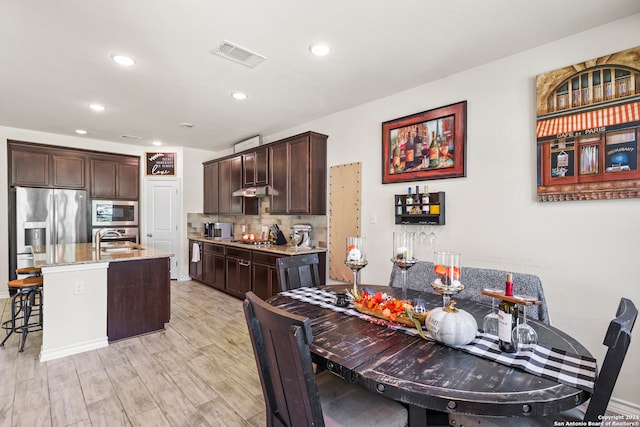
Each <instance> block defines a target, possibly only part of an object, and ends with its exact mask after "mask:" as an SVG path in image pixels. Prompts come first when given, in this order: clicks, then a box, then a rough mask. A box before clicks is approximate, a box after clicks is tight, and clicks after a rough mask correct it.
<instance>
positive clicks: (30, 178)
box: [9, 145, 49, 187]
mask: <svg viewBox="0 0 640 427" xmlns="http://www.w3.org/2000/svg"><path fill="white" fill-rule="evenodd" d="M9 149H10V150H11V154H10V155H9V162H10V166H9V167H10V169H11V175H10V176H11V182H10V183H9V184H10V185H26V186H35V187H48V186H49V154H47V153H46V152H36V151H31V150H21V149H15V148H12V146H11V145H9Z"/></svg>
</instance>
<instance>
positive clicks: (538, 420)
mask: <svg viewBox="0 0 640 427" xmlns="http://www.w3.org/2000/svg"><path fill="white" fill-rule="evenodd" d="M637 317H638V309H637V308H636V306H635V305H634V304H633V302H632V301H631V300H630V299H627V298H621V299H620V303H619V304H618V310H617V311H616V317H615V319H613V320H612V321H611V322H610V323H609V328H608V329H607V333H606V334H605V336H604V341H603V344H604V345H606V346H607V347H608V349H607V354H606V355H605V357H604V362H603V363H602V367H601V368H600V372H599V374H598V378H597V379H596V382H595V384H594V388H593V395H591V400H590V401H589V404H588V405H587V410H586V411H585V412H582V410H581V409H579V408H573V409H570V410H568V411H565V412H561V413H559V414H550V415H548V416H546V417H520V418H490V417H477V416H472V415H464V414H449V424H450V425H452V426H457V427H459V426H471V425H473V426H494V427H503V426H504V427H506V426H515V425H517V426H524V427H527V426H531V427H534V426H535V427H538V426H540V427H542V426H550V425H554V423H553V422H554V421H558V422H569V421H575V422H585V423H589V421H591V422H592V424H590V425H600V423H601V422H602V419H601V417H602V416H603V415H604V414H605V412H606V410H607V406H608V405H609V400H610V399H611V393H613V387H614V386H615V384H616V381H617V379H618V375H619V374H620V369H621V368H622V363H623V362H624V358H625V356H626V355H627V349H628V348H629V344H631V332H632V331H633V326H634V324H635V322H636V318H637ZM563 425H567V424H563ZM585 425H586V424H585Z"/></svg>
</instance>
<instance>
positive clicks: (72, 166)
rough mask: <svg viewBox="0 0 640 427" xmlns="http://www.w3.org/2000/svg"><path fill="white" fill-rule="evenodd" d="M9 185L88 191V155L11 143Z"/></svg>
mask: <svg viewBox="0 0 640 427" xmlns="http://www.w3.org/2000/svg"><path fill="white" fill-rule="evenodd" d="M8 147H9V152H10V154H9V169H10V171H11V173H10V175H9V176H10V178H9V180H10V182H9V185H12V186H16V185H23V186H30V187H54V188H73V189H86V188H87V185H86V179H85V176H86V173H87V155H86V154H84V153H81V152H76V151H72V150H62V149H56V148H49V146H46V147H47V148H44V147H39V146H36V145H31V144H30V145H23V144H21V143H19V142H10V143H9V145H8Z"/></svg>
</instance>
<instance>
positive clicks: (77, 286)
mask: <svg viewBox="0 0 640 427" xmlns="http://www.w3.org/2000/svg"><path fill="white" fill-rule="evenodd" d="M73 291H74V293H75V294H76V295H80V294H84V282H83V281H82V280H78V281H76V282H74V283H73Z"/></svg>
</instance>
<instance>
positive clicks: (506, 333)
mask: <svg viewBox="0 0 640 427" xmlns="http://www.w3.org/2000/svg"><path fill="white" fill-rule="evenodd" d="M504 295H505V296H507V297H512V296H513V281H512V275H511V273H507V280H506V283H505V289H504ZM517 320H518V305H517V304H516V303H514V302H511V301H505V300H502V301H500V304H499V305H498V338H499V341H498V345H499V346H500V351H503V352H505V353H515V351H516V346H515V344H514V342H513V338H512V336H511V331H513V328H515V327H516V322H517Z"/></svg>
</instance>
